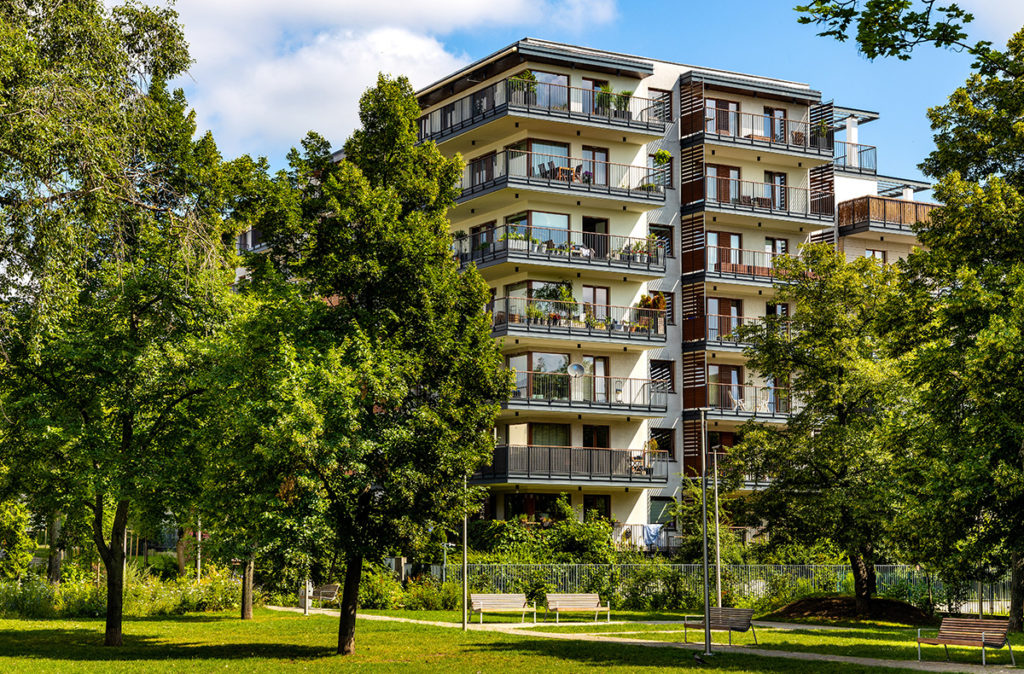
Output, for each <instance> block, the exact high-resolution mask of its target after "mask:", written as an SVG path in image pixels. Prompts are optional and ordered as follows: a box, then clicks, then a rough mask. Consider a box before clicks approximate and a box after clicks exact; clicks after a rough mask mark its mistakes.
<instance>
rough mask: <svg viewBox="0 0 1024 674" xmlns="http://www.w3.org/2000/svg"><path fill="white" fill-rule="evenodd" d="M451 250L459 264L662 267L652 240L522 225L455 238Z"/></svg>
mask: <svg viewBox="0 0 1024 674" xmlns="http://www.w3.org/2000/svg"><path fill="white" fill-rule="evenodd" d="M453 251H454V253H455V256H456V257H457V258H458V259H459V262H461V263H462V264H467V263H469V262H476V263H483V262H490V261H492V260H499V259H504V258H508V257H521V258H531V259H537V260H542V261H548V262H551V261H558V260H564V261H566V262H570V263H574V264H594V265H604V266H614V267H629V268H633V269H647V268H652V267H653V268H663V267H664V266H665V247H664V246H663V245H662V244H660V243H658V241H657V240H656V239H654V238H646V239H639V238H635V237H630V236H619V235H617V234H600V233H597V232H582V231H579V230H573V229H555V228H552V227H533V226H530V225H528V224H526V223H525V222H524V223H522V224H506V225H497V226H495V227H494V228H491V229H486V230H482V231H479V232H475V233H473V234H471V235H469V236H462V237H459V236H456V238H455V241H454V243H453Z"/></svg>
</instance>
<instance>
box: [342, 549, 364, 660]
mask: <svg viewBox="0 0 1024 674" xmlns="http://www.w3.org/2000/svg"><path fill="white" fill-rule="evenodd" d="M362 575H363V556H362V555H357V554H350V555H348V557H347V559H346V565H345V589H344V590H342V593H341V620H340V622H339V623H338V653H339V654H340V655H352V654H353V653H355V652H356V604H358V603H359V580H360V579H361V578H362Z"/></svg>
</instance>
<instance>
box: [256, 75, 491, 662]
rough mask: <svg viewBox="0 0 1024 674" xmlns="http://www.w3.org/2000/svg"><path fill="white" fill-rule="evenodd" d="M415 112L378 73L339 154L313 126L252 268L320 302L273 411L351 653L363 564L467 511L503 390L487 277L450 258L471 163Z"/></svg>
mask: <svg viewBox="0 0 1024 674" xmlns="http://www.w3.org/2000/svg"><path fill="white" fill-rule="evenodd" d="M418 116H419V106H418V104H417V102H416V99H415V96H414V95H413V92H412V88H411V87H410V85H409V82H408V80H406V79H405V78H399V79H388V78H386V77H384V76H381V77H380V78H378V81H377V86H376V87H374V88H372V89H370V90H368V91H367V92H366V93H365V94H364V95H363V97H362V99H361V100H360V120H361V122H362V127H361V128H360V129H359V130H357V131H356V132H355V133H354V134H353V136H352V137H351V138H350V139H349V141H348V142H347V143H346V145H345V158H344V159H343V160H341V161H338V162H334V161H332V158H331V154H330V149H329V146H328V144H327V143H326V141H324V140H323V139H322V138H320V137H319V136H316V135H315V134H311V135H310V136H308V137H307V138H306V140H305V141H304V142H303V149H304V151H303V153H301V154H300V153H299V152H297V151H293V152H292V153H291V155H290V157H289V159H290V162H291V171H290V172H289V174H288V175H287V176H285V177H283V178H282V179H281V180H282V181H283V182H286V183H287V185H288V186H290V188H291V192H289V193H285V194H281V195H279V196H278V197H276V199H275V201H276V204H277V205H276V207H275V208H272V209H269V210H268V213H267V215H266V217H264V218H263V221H262V227H261V230H262V232H263V234H264V240H265V241H267V243H268V246H269V248H270V250H269V253H268V259H267V262H266V263H265V266H264V267H262V268H261V267H257V268H256V269H255V270H254V272H253V286H254V288H256V289H257V292H258V288H259V285H260V284H261V283H263V282H264V281H263V276H264V275H266V274H271V273H273V274H278V275H280V276H281V277H283V278H289V279H292V280H293V281H294V283H295V284H296V285H297V286H298V287H299V288H301V292H303V293H304V297H305V298H306V301H307V303H310V304H311V309H310V313H309V320H308V323H307V326H306V327H305V328H304V334H303V335H302V336H301V338H299V339H297V342H298V343H299V344H300V346H299V348H298V351H297V360H296V375H295V376H294V377H293V378H292V381H293V385H292V388H291V391H292V393H293V396H294V402H293V403H292V405H291V410H292V412H290V413H289V414H288V415H285V417H284V418H283V419H282V420H280V421H279V424H281V426H282V428H287V429H289V433H290V435H291V437H292V438H293V445H294V447H295V451H297V452H298V456H299V457H300V462H301V464H302V465H303V466H305V468H306V470H307V471H308V473H309V474H310V475H312V476H315V478H316V480H317V481H318V484H319V487H320V490H321V491H322V493H323V494H324V498H325V500H326V512H327V517H328V518H329V522H330V523H331V526H332V527H333V529H334V535H335V538H336V540H337V544H338V545H339V546H340V548H341V549H342V550H343V551H344V553H345V557H346V559H345V580H344V590H343V592H342V599H341V619H340V623H339V633H338V652H339V653H342V654H349V653H352V652H354V643H355V642H354V634H355V614H356V607H357V604H358V593H359V582H360V577H361V572H362V566H363V561H364V560H371V561H373V560H376V559H378V558H380V557H382V556H383V555H385V554H386V553H387V552H388V551H394V550H400V549H402V547H403V545H407V544H410V543H412V542H415V541H417V540H420V539H422V538H424V537H425V536H426V535H427V533H428V531H429V530H430V529H440V530H444V529H449V528H452V526H453V525H454V524H455V523H456V522H457V521H458V519H460V518H461V517H462V514H463V513H464V512H466V511H467V510H468V509H470V508H471V504H470V503H468V499H467V493H466V491H465V490H464V488H463V484H464V480H465V478H466V477H467V476H468V475H469V474H470V473H472V471H473V470H474V469H475V468H476V467H477V466H479V465H480V464H482V463H483V462H485V461H487V460H490V458H491V453H492V451H493V428H494V421H495V417H496V415H497V412H498V409H499V407H498V406H499V403H500V401H502V400H504V399H506V398H507V397H508V395H509V387H510V378H509V375H508V373H507V372H506V371H505V369H504V367H503V359H502V357H501V355H500V352H499V350H498V347H497V345H496V344H495V343H494V341H493V339H492V338H491V336H490V325H489V320H488V316H487V314H486V313H485V309H484V307H485V303H486V301H487V297H488V292H487V288H486V286H485V284H484V283H483V281H482V279H481V277H480V276H479V274H477V273H476V272H475V271H473V270H470V271H468V272H466V273H464V274H460V273H459V271H458V269H457V267H456V264H455V261H454V260H453V258H452V255H451V248H450V246H451V237H450V235H449V233H448V229H449V223H448V219H447V211H448V209H449V208H451V207H452V206H453V205H454V202H455V197H456V195H457V187H456V185H457V182H458V179H459V177H460V175H461V170H462V162H461V161H460V160H459V159H454V160H449V159H446V158H445V157H443V156H442V155H441V153H440V152H439V151H438V150H437V148H436V147H435V146H434V144H433V143H424V144H417V138H416V120H417V117H418ZM312 305H315V307H312Z"/></svg>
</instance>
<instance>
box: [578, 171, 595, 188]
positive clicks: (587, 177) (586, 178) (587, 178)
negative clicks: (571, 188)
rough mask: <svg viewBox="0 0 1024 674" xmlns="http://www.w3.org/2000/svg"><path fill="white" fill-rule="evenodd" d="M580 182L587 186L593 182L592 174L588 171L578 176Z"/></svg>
mask: <svg viewBox="0 0 1024 674" xmlns="http://www.w3.org/2000/svg"><path fill="white" fill-rule="evenodd" d="M580 180H582V181H583V183H584V184H586V185H589V184H590V183H592V182H594V174H593V173H591V172H590V171H584V172H583V173H582V174H580Z"/></svg>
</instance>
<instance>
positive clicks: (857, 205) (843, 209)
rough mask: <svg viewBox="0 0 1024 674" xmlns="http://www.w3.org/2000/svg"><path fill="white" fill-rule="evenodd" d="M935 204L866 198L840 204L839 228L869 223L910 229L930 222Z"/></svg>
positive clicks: (886, 198)
mask: <svg viewBox="0 0 1024 674" xmlns="http://www.w3.org/2000/svg"><path fill="white" fill-rule="evenodd" d="M934 208H938V206H936V205H935V204H925V203H921V202H919V201H906V200H904V199H890V198H888V197H873V196H864V197H857V198H856V199H851V200H849V201H844V202H843V203H841V204H839V209H838V215H839V226H840V227H845V226H850V225H857V224H861V223H867V222H877V223H882V224H884V225H890V226H896V227H901V228H906V229H909V228H910V226H911V225H913V224H915V223H918V222H928V219H929V218H930V217H931V212H932V209H934Z"/></svg>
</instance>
